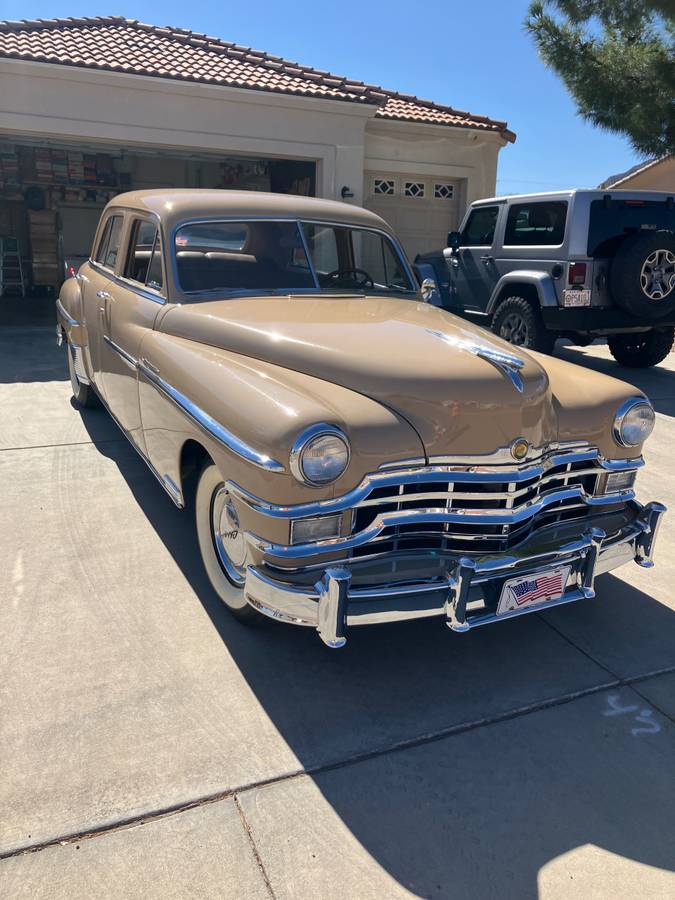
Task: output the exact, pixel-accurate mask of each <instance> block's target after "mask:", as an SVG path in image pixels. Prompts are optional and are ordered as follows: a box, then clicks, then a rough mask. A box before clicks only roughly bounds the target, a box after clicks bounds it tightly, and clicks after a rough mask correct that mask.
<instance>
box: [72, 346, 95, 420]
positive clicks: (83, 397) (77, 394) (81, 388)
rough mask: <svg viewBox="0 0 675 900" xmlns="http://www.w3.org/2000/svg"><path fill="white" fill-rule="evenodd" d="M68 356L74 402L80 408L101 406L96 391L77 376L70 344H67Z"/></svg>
mask: <svg viewBox="0 0 675 900" xmlns="http://www.w3.org/2000/svg"><path fill="white" fill-rule="evenodd" d="M66 355H67V356H68V373H69V375H70V386H71V388H72V391H73V400H74V401H75V402H76V403H77V405H78V406H83V407H88V408H90V409H91V408H92V407H95V406H99V405H100V401H99V399H98V397H97V396H96V391H95V390H94V389H93V387H92V386H91V385H90V384H85V383H84V382H83V381H80V379H79V378H78V376H77V372H76V371H75V363H74V362H73V353H72V350H71V348H70V345H69V344H66Z"/></svg>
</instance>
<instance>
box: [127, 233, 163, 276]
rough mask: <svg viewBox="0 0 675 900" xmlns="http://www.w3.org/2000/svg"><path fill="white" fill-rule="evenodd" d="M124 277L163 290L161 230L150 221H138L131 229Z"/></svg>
mask: <svg viewBox="0 0 675 900" xmlns="http://www.w3.org/2000/svg"><path fill="white" fill-rule="evenodd" d="M124 275H125V277H126V278H129V279H131V281H136V282H137V283H138V284H142V285H144V286H145V287H149V288H152V289H153V290H155V291H159V290H161V288H162V283H163V281H162V247H161V243H160V234H159V229H158V228H157V226H156V225H155V223H154V222H151V221H149V220H148V219H136V220H135V221H134V223H133V225H132V227H131V238H130V240H129V252H128V253H127V259H126V265H125V267H124Z"/></svg>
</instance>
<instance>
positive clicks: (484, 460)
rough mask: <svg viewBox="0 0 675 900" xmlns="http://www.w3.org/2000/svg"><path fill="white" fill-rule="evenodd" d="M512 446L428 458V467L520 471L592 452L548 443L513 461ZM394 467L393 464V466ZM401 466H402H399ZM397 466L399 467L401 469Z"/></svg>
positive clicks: (578, 445) (580, 444)
mask: <svg viewBox="0 0 675 900" xmlns="http://www.w3.org/2000/svg"><path fill="white" fill-rule="evenodd" d="M512 446H513V442H511V443H510V444H507V445H506V446H505V447H499V448H498V449H497V450H494V451H493V452H492V453H480V454H475V455H463V456H430V457H429V463H428V464H429V465H430V466H434V465H438V466H443V465H458V466H459V465H461V466H474V465H477V466H481V465H489V466H491V467H493V466H497V465H504V466H510V467H511V468H512V469H513V468H515V469H521V468H522V467H523V466H526V465H529V464H530V463H533V462H538V461H539V460H544V459H547V458H548V457H549V456H551V454H552V453H557V452H560V453H562V452H565V453H567V452H569V451H571V450H578V451H582V450H592V449H594V448H592V447H591V445H590V444H589V443H588V441H549V442H548V443H547V444H543V445H542V446H540V447H532V446H531V447H530V449H529V450H528V452H527V455H526V456H525V458H524V459H519V460H515V459H514V458H513V454H512V453H511V447H512ZM393 465H395V464H393ZM401 466H402V464H401ZM401 466H399V467H401ZM385 467H386V468H392V466H391V465H388V464H386V463H385V465H384V466H380V468H381V469H383V468H385Z"/></svg>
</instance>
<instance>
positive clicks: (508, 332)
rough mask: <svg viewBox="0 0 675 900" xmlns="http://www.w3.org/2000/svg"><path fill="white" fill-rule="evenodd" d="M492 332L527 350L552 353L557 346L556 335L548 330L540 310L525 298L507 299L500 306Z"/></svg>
mask: <svg viewBox="0 0 675 900" xmlns="http://www.w3.org/2000/svg"><path fill="white" fill-rule="evenodd" d="M492 330H493V331H494V333H495V334H496V335H498V336H499V337H500V338H503V339H504V340H505V341H508V342H509V343H510V344H515V346H516V347H525V348H526V349H527V350H539V351H540V352H541V353H552V352H553V347H554V346H555V341H556V335H555V334H554V333H553V332H551V331H547V330H546V326H545V325H544V323H543V321H542V318H541V314H540V313H539V310H538V309H535V307H534V306H533V305H532V304H531V303H530V302H529V300H526V299H525V298H524V297H507V298H506V300H504V301H503V302H502V303H501V304H500V305H499V307H498V309H497V312H496V313H495V314H494V316H493V319H492Z"/></svg>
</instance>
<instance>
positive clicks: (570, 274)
mask: <svg viewBox="0 0 675 900" xmlns="http://www.w3.org/2000/svg"><path fill="white" fill-rule="evenodd" d="M585 281H586V263H578V262H573V263H570V267H569V269H568V271H567V282H568V284H583V283H584V282H585Z"/></svg>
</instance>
